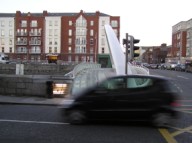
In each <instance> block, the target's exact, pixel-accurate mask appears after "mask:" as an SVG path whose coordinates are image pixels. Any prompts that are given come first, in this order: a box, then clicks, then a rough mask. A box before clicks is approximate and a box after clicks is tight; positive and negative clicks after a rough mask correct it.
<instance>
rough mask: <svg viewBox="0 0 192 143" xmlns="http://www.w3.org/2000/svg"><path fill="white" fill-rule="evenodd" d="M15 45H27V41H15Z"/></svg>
mask: <svg viewBox="0 0 192 143" xmlns="http://www.w3.org/2000/svg"><path fill="white" fill-rule="evenodd" d="M16 45H27V41H16Z"/></svg>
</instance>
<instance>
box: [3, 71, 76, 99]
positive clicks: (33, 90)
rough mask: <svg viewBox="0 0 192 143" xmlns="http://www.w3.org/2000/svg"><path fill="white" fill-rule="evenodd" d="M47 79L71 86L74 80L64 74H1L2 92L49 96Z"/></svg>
mask: <svg viewBox="0 0 192 143" xmlns="http://www.w3.org/2000/svg"><path fill="white" fill-rule="evenodd" d="M47 81H52V82H53V83H67V84H68V85H69V86H70V84H71V82H72V80H71V79H69V78H66V77H64V76H51V75H7V74H1V75H0V94H1V95H18V96H41V97H47V96H48V94H47V88H48V87H47Z"/></svg>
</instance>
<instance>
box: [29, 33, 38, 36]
mask: <svg viewBox="0 0 192 143" xmlns="http://www.w3.org/2000/svg"><path fill="white" fill-rule="evenodd" d="M29 36H41V33H40V32H39V33H33V32H29Z"/></svg>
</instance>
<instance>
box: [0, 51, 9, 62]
mask: <svg viewBox="0 0 192 143" xmlns="http://www.w3.org/2000/svg"><path fill="white" fill-rule="evenodd" d="M0 63H2V64H8V63H9V57H8V55H6V54H4V53H0Z"/></svg>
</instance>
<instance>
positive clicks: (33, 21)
mask: <svg viewBox="0 0 192 143" xmlns="http://www.w3.org/2000/svg"><path fill="white" fill-rule="evenodd" d="M105 24H110V25H111V26H112V28H113V29H114V32H115V34H116V35H117V38H118V39H119V38H120V17H119V16H110V15H107V14H104V13H100V12H99V11H96V12H95V13H88V12H83V11H82V10H81V11H80V12H79V13H48V12H47V11H43V13H30V12H28V13H21V12H20V11H16V13H0V32H1V33H0V52H3V53H6V54H8V55H9V56H10V59H18V60H31V61H40V60H45V59H46V55H47V54H57V55H58V59H59V60H63V61H67V62H82V61H90V62H99V63H101V64H102V66H103V67H110V65H111V63H110V56H109V47H108V44H107V39H106V35H105V31H104V25H105Z"/></svg>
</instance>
